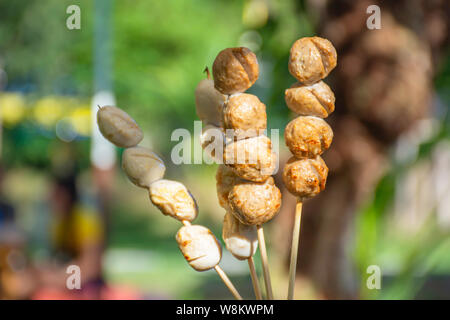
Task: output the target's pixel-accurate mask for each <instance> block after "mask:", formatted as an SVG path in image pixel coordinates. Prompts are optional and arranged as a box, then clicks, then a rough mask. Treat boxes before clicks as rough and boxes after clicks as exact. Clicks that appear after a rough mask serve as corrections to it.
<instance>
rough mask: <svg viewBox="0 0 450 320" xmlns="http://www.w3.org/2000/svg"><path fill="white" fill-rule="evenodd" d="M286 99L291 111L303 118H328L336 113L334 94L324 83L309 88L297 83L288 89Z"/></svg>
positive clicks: (285, 94) (320, 82)
mask: <svg viewBox="0 0 450 320" xmlns="http://www.w3.org/2000/svg"><path fill="white" fill-rule="evenodd" d="M284 99H285V101H286V104H287V106H288V107H289V109H291V110H292V111H294V112H295V113H297V114H298V115H301V116H316V117H319V118H326V117H328V116H329V115H330V113H332V112H333V111H334V102H335V97H334V93H333V91H331V89H330V87H329V86H328V85H327V84H326V83H325V82H323V81H319V82H317V83H314V84H312V85H309V86H308V85H303V84H301V83H300V82H296V83H294V84H293V85H292V86H291V87H290V88H289V89H286V91H285V92H284Z"/></svg>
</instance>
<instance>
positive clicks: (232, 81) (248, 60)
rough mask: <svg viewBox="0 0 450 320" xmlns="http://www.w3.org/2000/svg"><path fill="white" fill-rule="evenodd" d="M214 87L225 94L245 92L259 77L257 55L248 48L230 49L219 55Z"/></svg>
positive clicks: (215, 63) (215, 65)
mask: <svg viewBox="0 0 450 320" xmlns="http://www.w3.org/2000/svg"><path fill="white" fill-rule="evenodd" d="M213 76H214V87H215V88H216V89H217V90H219V91H220V92H222V93H223V94H233V93H237V92H244V91H245V90H247V89H248V88H250V87H251V86H252V85H253V84H254V83H255V81H256V80H257V79H258V76H259V66H258V60H257V59H256V55H255V54H254V53H253V52H252V51H251V50H250V49H248V48H245V47H239V48H228V49H225V50H222V51H221V52H219V54H218V55H217V57H216V59H215V60H214V64H213Z"/></svg>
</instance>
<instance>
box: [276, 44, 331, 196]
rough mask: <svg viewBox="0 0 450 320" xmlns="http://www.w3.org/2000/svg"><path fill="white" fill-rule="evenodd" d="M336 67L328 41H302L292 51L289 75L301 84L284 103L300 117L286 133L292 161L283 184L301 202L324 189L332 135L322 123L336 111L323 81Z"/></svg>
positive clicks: (327, 126) (287, 168) (285, 171)
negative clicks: (327, 157) (325, 159)
mask: <svg viewBox="0 0 450 320" xmlns="http://www.w3.org/2000/svg"><path fill="white" fill-rule="evenodd" d="M336 63H337V54H336V49H335V48H334V47H333V45H332V44H331V42H330V41H328V40H327V39H323V38H319V37H306V38H301V39H299V40H297V41H296V42H295V43H294V44H293V45H292V47H291V51H290V57H289V72H290V73H291V75H292V76H294V77H295V78H296V79H297V80H298V82H296V83H294V84H293V85H292V86H291V87H290V88H289V89H287V90H286V91H285V100H286V104H287V106H288V107H289V109H291V110H292V111H293V112H295V113H296V114H297V115H298V117H296V118H295V119H294V120H292V121H291V122H289V124H288V125H287V126H286V129H285V132H284V138H285V142H286V145H287V146H288V148H289V150H290V151H291V153H292V155H293V157H291V158H290V159H289V160H288V162H287V164H286V166H285V167H284V170H283V182H284V184H285V186H286V188H287V189H288V190H289V192H290V193H292V194H293V195H295V196H296V197H298V200H299V201H304V200H306V199H309V198H312V197H314V196H316V195H317V194H318V193H320V192H321V191H322V190H323V189H324V188H325V184H326V180H327V175H328V167H327V166H326V164H325V162H324V161H323V159H322V157H321V156H320V155H321V154H322V153H323V152H324V151H325V150H327V149H328V148H329V146H330V144H331V141H332V140H333V131H332V130H331V127H330V126H329V125H328V124H327V123H326V122H325V121H324V120H323V119H324V118H326V117H328V115H329V114H330V113H332V112H333V111H334V102H335V97H334V94H333V92H332V91H331V89H330V87H329V86H328V85H327V84H326V83H325V82H323V81H322V79H324V78H325V77H326V76H327V75H328V74H329V73H330V71H331V70H333V69H334V67H335V66H336Z"/></svg>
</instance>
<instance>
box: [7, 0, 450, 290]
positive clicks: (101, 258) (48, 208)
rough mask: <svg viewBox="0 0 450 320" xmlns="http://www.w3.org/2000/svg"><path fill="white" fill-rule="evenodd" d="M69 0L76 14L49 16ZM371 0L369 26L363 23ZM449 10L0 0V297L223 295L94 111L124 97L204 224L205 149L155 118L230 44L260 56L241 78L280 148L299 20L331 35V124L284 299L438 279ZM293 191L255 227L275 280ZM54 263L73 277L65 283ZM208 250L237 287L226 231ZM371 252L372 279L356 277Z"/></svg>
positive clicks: (186, 119)
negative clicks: (74, 270) (78, 285)
mask: <svg viewBox="0 0 450 320" xmlns="http://www.w3.org/2000/svg"><path fill="white" fill-rule="evenodd" d="M73 4H76V5H78V6H79V8H80V9H81V11H80V14H81V29H79V30H77V29H75V30H69V29H68V28H67V26H66V20H67V19H68V18H69V17H70V16H71V14H72V13H67V12H66V10H67V8H68V7H69V6H70V5H73ZM373 4H377V5H378V6H379V7H380V9H381V29H379V30H369V29H368V28H367V26H366V21H367V19H368V18H369V16H371V14H372V13H367V12H366V10H367V8H368V7H369V6H370V5H373ZM449 16H450V3H449V2H448V1H445V0H431V1H425V0H412V1H406V0H400V1H398V0H397V1H394V0H392V1H364V0H363V1H350V0H334V1H326V0H308V1H307V0H302V1H292V0H286V1H281V0H247V1H237V0H233V1H230V0H227V1H225V0H224V1H208V0H197V1H182V0H171V1H146V0H115V1H107V0H94V1H91V0H77V1H74V0H73V1H72V0H46V1H40V0H14V1H10V0H0V110H1V112H0V115H1V122H0V123H1V136H0V137H1V138H0V185H1V187H0V298H2V299H72V298H74V299H80V298H81V299H82V298H87V299H89V298H93V299H100V298H101V299H116V298H119V299H127V298H135V299H152V298H157V299H186V298H188V299H203V298H209V299H218V298H226V299H228V298H231V295H230V294H229V292H228V291H227V289H226V288H225V286H224V285H223V283H221V282H220V279H219V278H218V277H217V275H216V274H215V273H214V271H208V272H203V273H198V272H195V271H194V270H193V269H191V268H190V267H189V266H188V264H187V263H186V262H185V260H184V259H183V257H182V255H181V254H180V252H179V250H178V247H177V244H176V242H175V239H174V236H175V233H176V232H177V230H178V228H179V227H180V224H179V222H177V221H175V220H173V219H171V218H169V217H165V216H163V215H162V214H161V213H160V212H159V211H157V209H155V208H154V207H153V206H152V205H151V203H150V201H149V199H148V195H147V193H146V191H145V190H143V189H139V188H137V187H135V186H134V185H132V184H131V183H130V182H128V180H127V179H126V177H125V176H124V174H123V173H122V172H121V170H120V156H121V152H122V150H119V149H117V148H113V147H111V145H109V144H105V143H104V142H102V140H100V139H99V137H98V132H96V131H95V130H94V129H96V128H95V127H93V123H94V122H93V121H92V119H91V118H92V117H91V114H92V110H95V109H93V108H96V105H97V104H100V105H103V104H116V105H117V106H119V107H120V108H122V109H124V110H125V111H127V112H128V113H129V114H130V115H131V116H133V117H134V118H135V119H136V120H137V121H138V123H139V125H140V126H141V127H142V128H143V130H144V132H145V139H144V141H143V143H142V145H144V146H148V147H151V148H153V149H154V150H155V151H156V152H157V153H159V154H160V155H161V156H162V157H163V158H164V159H165V161H166V164H167V167H168V169H167V177H168V178H169V179H176V180H179V181H181V182H183V183H184V184H185V185H186V186H187V187H188V188H189V189H190V190H191V192H192V193H193V195H194V196H195V197H196V199H197V202H198V205H199V207H200V214H199V218H198V223H200V224H204V225H206V226H208V227H209V228H211V230H212V231H213V232H214V233H215V234H216V235H217V236H218V238H221V237H220V236H221V224H222V219H223V215H224V211H223V209H221V208H220V207H219V205H218V201H217V197H216V194H215V171H216V168H217V166H216V165H207V164H203V165H174V164H173V163H171V161H170V159H171V158H170V153H171V150H172V148H173V147H174V146H175V145H176V144H177V143H178V142H177V141H171V133H172V131H173V130H174V129H177V128H186V129H188V130H189V131H190V132H191V133H192V132H193V121H194V120H197V117H196V115H195V106H194V89H195V87H196V85H197V83H198V82H199V81H200V80H201V79H203V78H204V76H205V75H204V73H203V69H204V68H205V66H210V67H211V65H212V62H213V61H214V58H215V56H216V55H217V53H218V52H219V51H220V50H222V49H223V48H226V47H233V46H246V47H248V48H250V49H251V50H253V51H254V52H255V53H256V54H257V56H258V61H259V64H260V77H259V79H258V81H257V82H256V84H255V85H254V86H253V87H252V88H251V89H250V92H251V93H253V94H256V95H258V96H259V98H260V99H261V100H262V101H263V102H264V103H265V104H266V105H267V111H268V126H269V129H272V128H273V129H280V139H281V141H280V159H281V160H280V165H283V164H284V163H285V161H286V160H287V158H288V157H289V153H288V151H287V148H285V147H284V142H283V141H282V139H283V130H284V127H285V126H286V124H287V123H288V121H289V119H291V118H292V117H293V114H291V113H290V112H289V110H288V108H287V107H286V106H285V103H284V90H285V89H286V88H288V87H289V86H290V85H291V84H292V83H294V82H295V80H294V78H292V77H291V76H290V75H289V73H288V69H287V61H288V55H289V49H290V46H291V45H292V43H293V42H294V41H295V40H296V39H298V38H300V37H303V36H312V35H320V36H323V37H326V38H328V39H329V40H331V41H332V42H333V44H334V45H335V47H336V49H337V52H338V66H337V68H336V69H335V70H334V71H333V72H332V73H331V75H330V76H329V77H328V78H327V79H326V80H325V81H326V82H327V83H328V84H329V85H330V86H331V88H332V89H333V90H334V92H335V95H336V99H337V100H336V111H335V112H334V113H333V114H332V115H331V116H330V117H329V118H327V121H328V122H329V123H330V125H331V126H332V128H333V130H334V136H335V138H334V141H333V144H332V146H331V148H330V149H329V150H328V151H327V152H326V153H325V155H324V159H325V161H326V162H327V165H328V166H329V168H330V174H329V178H328V182H327V188H326V190H325V191H324V192H323V193H322V194H320V195H319V196H318V197H317V198H315V199H313V200H310V201H308V202H306V203H305V205H304V214H303V218H302V234H301V239H300V253H299V266H298V273H297V274H298V277H297V281H298V283H297V286H296V298H299V299H330V298H338V299H345V298H352V299H355V298H356V299H374V298H375V299H414V298H425V299H429V298H441V299H443V298H447V299H448V298H450V139H449V137H450V122H449V121H450V119H449V102H450V56H449V29H450V28H449ZM196 138H197V137H195V136H193V137H192V139H196ZM276 178H277V179H276V180H277V184H278V186H279V187H280V188H282V184H281V180H280V178H279V174H278V175H277V177H276ZM294 205H295V199H294V198H293V197H292V196H290V195H289V194H288V193H287V192H285V191H283V206H282V209H281V211H280V213H279V215H278V216H277V217H276V218H275V219H273V220H272V221H271V222H270V223H268V224H267V225H266V227H265V233H266V237H267V239H266V241H267V243H268V249H269V261H270V267H271V271H272V278H273V281H274V284H273V285H274V289H275V296H276V297H277V298H280V299H281V298H285V295H286V290H287V270H288V255H289V248H290V241H291V239H290V234H291V229H292V220H293V210H294ZM256 260H257V261H259V259H258V255H257V259H256ZM70 264H76V265H79V266H80V268H81V272H82V290H72V291H71V290H68V289H67V288H66V279H67V277H68V276H69V275H68V274H67V273H66V267H67V265H70ZM221 266H222V267H223V269H224V270H225V271H226V272H227V273H228V275H229V276H230V278H231V279H232V281H233V282H234V284H235V285H236V287H237V288H238V290H239V291H240V292H241V293H242V295H243V296H244V297H246V298H252V297H253V293H252V286H251V282H250V277H249V275H248V268H247V264H246V262H245V261H244V262H242V261H238V260H236V259H234V258H233V257H232V256H231V255H230V254H229V253H228V252H227V251H226V250H224V256H223V259H222V262H221ZM370 266H378V267H379V270H380V271H381V277H382V280H381V289H379V290H377V289H372V290H371V289H370V288H369V287H370V286H369V287H368V286H367V280H368V279H369V277H370V276H371V275H372V274H373V270H374V269H370V268H369V267H370ZM368 268H369V270H368ZM257 269H258V271H260V265H259V263H257ZM368 271H369V272H368ZM369 280H370V279H369Z"/></svg>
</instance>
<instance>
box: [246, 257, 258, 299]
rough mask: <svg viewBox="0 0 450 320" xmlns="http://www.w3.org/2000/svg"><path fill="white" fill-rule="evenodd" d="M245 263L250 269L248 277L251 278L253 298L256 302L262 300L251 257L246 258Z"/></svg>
mask: <svg viewBox="0 0 450 320" xmlns="http://www.w3.org/2000/svg"><path fill="white" fill-rule="evenodd" d="M247 262H248V267H249V269H250V276H251V278H252V284H253V290H254V291H255V298H256V300H262V294H261V288H260V286H259V280H258V274H257V273H256V269H255V262H254V261H253V257H250V258H248V259H247Z"/></svg>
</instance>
